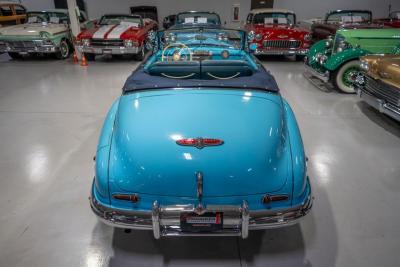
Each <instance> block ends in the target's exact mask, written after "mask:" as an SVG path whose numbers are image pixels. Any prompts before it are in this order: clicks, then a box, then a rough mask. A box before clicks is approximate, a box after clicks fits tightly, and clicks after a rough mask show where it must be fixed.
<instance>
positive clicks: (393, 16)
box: [374, 11, 400, 28]
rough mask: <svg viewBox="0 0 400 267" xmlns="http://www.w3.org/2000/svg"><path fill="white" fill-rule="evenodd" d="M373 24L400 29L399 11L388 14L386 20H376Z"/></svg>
mask: <svg viewBox="0 0 400 267" xmlns="http://www.w3.org/2000/svg"><path fill="white" fill-rule="evenodd" d="M374 22H375V23H378V24H383V25H385V26H388V27H393V28H400V11H393V12H390V14H389V17H388V18H384V19H376V20H374Z"/></svg>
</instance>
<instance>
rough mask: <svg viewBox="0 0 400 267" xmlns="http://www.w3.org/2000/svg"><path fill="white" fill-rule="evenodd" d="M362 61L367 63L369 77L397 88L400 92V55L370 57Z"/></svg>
mask: <svg viewBox="0 0 400 267" xmlns="http://www.w3.org/2000/svg"><path fill="white" fill-rule="evenodd" d="M362 59H363V60H365V61H368V63H369V65H370V69H369V71H368V73H369V74H370V75H371V76H373V77H374V78H376V79H380V80H382V81H384V82H387V83H389V84H391V85H393V86H394V87H397V88H399V91H400V55H399V56H395V55H385V56H379V55H371V56H366V57H363V58H362Z"/></svg>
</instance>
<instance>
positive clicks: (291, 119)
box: [283, 99, 307, 205]
mask: <svg viewBox="0 0 400 267" xmlns="http://www.w3.org/2000/svg"><path fill="white" fill-rule="evenodd" d="M283 106H284V110H285V116H286V124H287V131H288V135H289V144H290V151H291V155H292V177H293V191H292V194H293V195H292V201H293V202H292V205H296V204H298V202H300V201H302V200H303V198H304V197H303V196H304V192H305V190H306V185H307V167H306V156H305V153H304V146H303V140H302V139H301V134H300V129H299V126H298V124H297V121H296V118H295V116H294V113H293V111H292V109H291V107H290V106H289V104H288V103H287V102H286V100H284V99H283Z"/></svg>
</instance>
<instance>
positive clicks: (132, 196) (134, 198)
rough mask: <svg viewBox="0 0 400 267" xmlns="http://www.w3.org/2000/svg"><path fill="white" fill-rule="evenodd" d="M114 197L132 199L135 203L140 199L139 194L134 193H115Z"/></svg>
mask: <svg viewBox="0 0 400 267" xmlns="http://www.w3.org/2000/svg"><path fill="white" fill-rule="evenodd" d="M113 198H115V199H118V200H125V201H131V202H133V203H136V202H138V201H139V200H140V198H139V195H137V194H133V195H125V194H115V195H113Z"/></svg>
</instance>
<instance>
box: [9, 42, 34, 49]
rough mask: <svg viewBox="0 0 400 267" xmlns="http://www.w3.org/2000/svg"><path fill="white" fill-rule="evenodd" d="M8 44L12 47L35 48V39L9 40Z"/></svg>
mask: <svg viewBox="0 0 400 267" xmlns="http://www.w3.org/2000/svg"><path fill="white" fill-rule="evenodd" d="M8 45H9V46H11V47H12V48H33V47H35V43H34V42H33V41H9V42H8Z"/></svg>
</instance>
